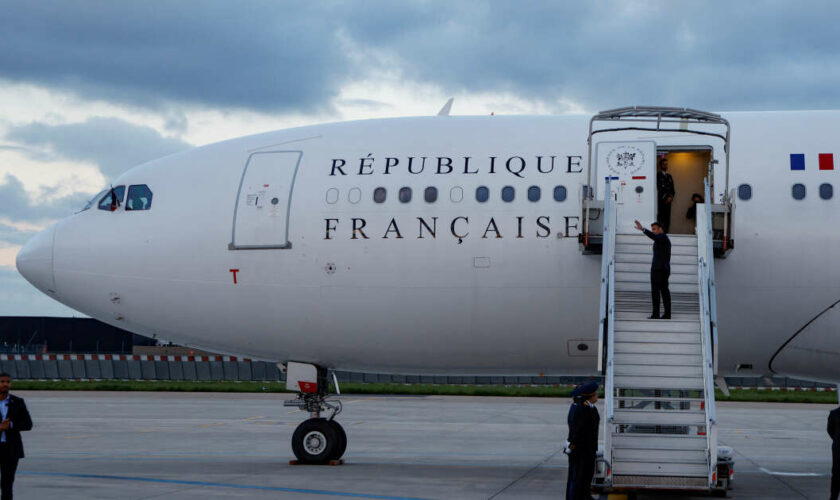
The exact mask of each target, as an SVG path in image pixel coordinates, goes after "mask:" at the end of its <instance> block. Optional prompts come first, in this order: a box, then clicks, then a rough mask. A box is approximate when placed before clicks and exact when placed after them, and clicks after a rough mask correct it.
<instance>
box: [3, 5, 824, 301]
mask: <svg viewBox="0 0 840 500" xmlns="http://www.w3.org/2000/svg"><path fill="white" fill-rule="evenodd" d="M0 13H2V14H0V315H59V316H69V315H73V314H74V312H73V311H72V310H70V309H67V308H66V307H64V306H61V305H60V304H57V303H55V302H53V301H51V300H50V299H48V298H46V297H45V296H42V295H41V294H40V293H38V292H37V291H36V290H35V289H34V288H32V287H30V286H29V285H28V284H27V283H26V282H25V281H24V280H23V278H21V277H20V276H19V275H18V274H17V272H16V270H15V268H14V257H15V255H16V253H17V251H18V249H19V248H20V246H21V245H22V244H23V243H24V242H25V241H26V240H27V239H28V238H29V237H31V236H32V235H33V234H34V233H35V232H37V231H38V230H39V229H41V228H43V227H46V226H47V225H48V224H50V223H51V222H52V221H55V220H57V219H59V218H61V217H64V216H66V215H68V214H71V213H72V212H73V211H74V210H76V209H78V208H80V207H81V206H82V205H83V204H84V201H85V200H86V199H88V198H90V197H91V196H92V195H93V194H95V193H96V192H98V191H99V190H100V189H101V188H102V187H104V185H105V184H106V183H107V182H108V180H109V179H112V178H114V177H115V176H116V175H118V174H119V173H120V172H123V171H124V170H126V169H128V168H131V167H132V166H134V165H137V164H139V163H142V162H144V161H146V160H150V159H154V158H157V157H160V156H164V155H167V154H170V153H173V152H176V151H180V150H183V149H186V148H190V147H193V146H197V145H202V144H207V143H210V142H215V141H218V140H222V139H228V138H232V137H237V136H241V135H246V134H251V133H256V132H262V131H267V130H273V129H279V128H286V127H292V126H298V125H306V124H313V123H321V122H329V121H340V120H350V119H361V118H372V117H386V116H411V115H429V114H434V113H435V112H437V110H438V109H439V108H440V107H441V106H442V105H443V103H444V102H445V101H446V99H447V98H448V97H450V96H454V97H455V105H454V107H453V114H489V113H491V112H495V113H496V114H522V113H538V114H552V113H590V112H593V111H597V110H600V109H607V108H611V107H617V106H624V105H632V104H658V105H671V106H689V107H694V108H700V109H707V110H713V111H727V110H757V109H827V108H840V50H838V49H840V36H838V35H837V27H836V20H837V19H840V3H837V2H831V1H824V2H820V1H808V2H786V1H785V2H783V1H749V2H747V1H743V2H732V1H711V2H696V1H634V2H628V1H625V0H621V1H589V2H581V1H569V2H557V1H552V2H549V1H545V2H530V1H521V0H519V1H516V2H513V1H507V2H501V1H464V0H459V1H457V2H452V1H387V2H386V1H382V2H371V1H346V2H342V1H335V2H333V1H325V2H319V1H294V2H292V1H279V0H275V1H268V2H260V1H243V2H240V1H236V2H234V1H225V2H222V1H209V0H204V1H200V2H199V1H188V0H182V1H165V2H164V1H162V2H153V3H150V2H148V1H132V0H120V1H119V2H107V1H74V2H67V1H58V0H56V1H50V0H39V1H36V2H23V1H7V0H0ZM76 314H77V313H76Z"/></svg>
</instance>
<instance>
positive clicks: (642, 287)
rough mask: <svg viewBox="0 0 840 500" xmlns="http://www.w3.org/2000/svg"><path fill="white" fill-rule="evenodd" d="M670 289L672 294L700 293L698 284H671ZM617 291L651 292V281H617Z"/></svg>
mask: <svg viewBox="0 0 840 500" xmlns="http://www.w3.org/2000/svg"><path fill="white" fill-rule="evenodd" d="M668 289H669V290H670V291H671V292H677V293H698V289H697V283H696V282H695V283H694V284H688V283H670V284H669V285H668ZM615 291H616V292H642V291H647V292H650V280H648V281H646V282H633V281H617V280H616V282H615Z"/></svg>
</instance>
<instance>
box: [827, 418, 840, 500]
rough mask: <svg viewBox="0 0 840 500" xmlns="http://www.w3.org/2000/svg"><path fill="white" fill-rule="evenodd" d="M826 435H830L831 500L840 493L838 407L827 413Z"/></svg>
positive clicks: (839, 422) (839, 420) (835, 499)
mask: <svg viewBox="0 0 840 500" xmlns="http://www.w3.org/2000/svg"><path fill="white" fill-rule="evenodd" d="M827 430H828V435H829V436H831V496H830V497H829V498H831V500H837V495H838V494H840V407H837V408H835V409H833V410H831V412H829V414H828V429H827Z"/></svg>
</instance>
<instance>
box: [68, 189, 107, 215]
mask: <svg viewBox="0 0 840 500" xmlns="http://www.w3.org/2000/svg"><path fill="white" fill-rule="evenodd" d="M108 191H110V190H109V189H103V190H102V191H100V192H98V193H96V195H95V196H94V197H93V198H91V199H89V200H88V201H87V203H85V206H83V207H82V209H81V210H79V212H84V211H85V210H89V209H90V207H92V206H94V205H96V202H97V201H99V198H101V197H102V195H104V194H105V193H107V192H108ZM79 212H76V213H79Z"/></svg>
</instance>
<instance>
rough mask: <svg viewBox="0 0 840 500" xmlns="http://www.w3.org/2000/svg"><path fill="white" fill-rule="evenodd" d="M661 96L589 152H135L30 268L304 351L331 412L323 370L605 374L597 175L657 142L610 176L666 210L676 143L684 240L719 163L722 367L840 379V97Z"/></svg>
mask: <svg viewBox="0 0 840 500" xmlns="http://www.w3.org/2000/svg"><path fill="white" fill-rule="evenodd" d="M632 109H636V108H632ZM638 109H642V108H638ZM651 109H654V110H655V109H660V108H651ZM661 109H664V108H661ZM677 111H679V110H677ZM675 113H676V114H675ZM631 114H632V113H631ZM649 116H654V115H650V114H649ZM664 116H666V117H667V116H671V117H672V118H673V120H671V121H672V123H671V126H670V128H669V127H665V126H663V124H664V123H665V122H668V120H662V113H660V118H659V119H658V121H659V122H660V123H655V124H652V123H651V122H646V123H642V125H643V126H636V127H629V128H623V129H621V130H618V129H616V130H613V131H609V130H610V127H609V126H607V127H606V128H605V129H604V130H602V131H601V132H603V133H596V134H593V135H591V136H590V137H591V146H592V148H591V151H590V148H589V145H588V144H587V142H588V141H587V134H588V133H589V132H590V127H591V124H592V123H593V122H590V117H585V116H511V117H505V116H481V117H450V116H435V117H420V118H398V119H386V120H369V121H358V122H347V123H335V124H326V125H316V126H309V127H302V128H294V129H289V130H281V131H277V132H270V133H264V134H259V135H254V136H249V137H244V138H240V139H234V140H229V141H225V142H221V143H217V144H211V145H208V146H203V147H199V148H196V149H194V150H191V151H188V152H185V153H179V154H175V155H172V156H169V157H166V158H162V159H159V160H156V161H152V162H149V163H146V164H143V165H140V166H138V167H135V168H133V169H131V170H129V171H127V172H125V173H124V174H123V175H121V176H120V177H119V178H117V179H116V180H115V181H114V182H113V187H111V188H108V189H107V190H105V191H103V192H102V193H100V194H99V195H97V196H96V197H95V198H93V199H92V200H91V202H90V203H89V204H88V205H87V206H86V207H85V208H84V209H83V210H82V211H80V212H78V213H76V214H74V215H72V216H70V217H67V218H66V219H63V220H61V221H59V222H57V223H56V224H54V225H52V226H50V227H49V228H47V229H45V230H44V231H42V232H41V233H39V234H38V235H36V236H35V237H34V238H33V239H32V240H31V241H30V242H28V243H27V245H26V246H25V247H24V248H23V249H22V250H21V251H20V253H19V255H18V257H17V267H18V269H19V271H20V273H21V274H22V275H23V276H24V277H25V278H26V279H27V280H28V281H29V282H30V283H32V284H33V285H34V286H36V287H37V288H38V289H39V290H41V291H42V292H44V293H45V294H47V295H49V296H50V297H52V298H54V299H55V300H57V301H59V302H61V303H63V304H66V305H67V306H69V307H71V308H74V309H76V310H78V311H80V312H82V313H84V314H87V315H89V316H91V317H94V318H97V319H99V320H101V321H103V322H105V323H108V324H111V325H114V326H118V327H120V328H124V329H126V330H129V331H132V332H135V333H138V334H142V335H146V336H150V337H158V338H165V339H169V340H172V341H175V342H178V343H180V344H183V345H188V346H194V347H196V348H201V349H206V350H210V351H215V352H224V353H229V354H236V355H241V356H248V357H252V358H259V359H269V360H275V361H279V362H282V363H287V366H288V367H289V370H290V371H289V377H290V380H291V381H292V382H302V383H301V384H300V385H299V386H298V387H299V388H300V389H299V390H301V392H302V395H301V399H300V402H299V405H300V406H302V407H304V409H307V410H309V411H310V412H311V413H312V415H313V416H318V415H319V412H320V411H321V410H324V409H326V408H328V407H329V403H328V402H325V397H326V394H325V391H326V390H325V386H326V384H325V380H326V373H327V371H326V370H327V369H340V370H354V371H376V372H392V373H436V374H443V373H445V374H518V375H539V374H546V375H548V374H577V375H589V374H592V375H594V374H597V373H598V370H599V363H598V360H599V358H600V357H601V356H600V354H601V353H602V351H601V349H602V345H601V344H600V343H599V339H600V337H601V335H600V333H599V332H600V331H601V328H600V326H599V323H598V317H599V310H600V307H601V306H600V304H601V302H600V299H599V293H600V290H601V284H600V282H599V281H600V276H601V264H602V257H601V256H600V255H597V253H598V252H597V249H598V245H599V241H600V240H599V237H600V236H599V235H597V234H596V233H597V228H596V227H595V226H596V225H597V224H596V223H595V222H591V223H590V222H587V220H588V221H597V219H598V217H599V215H598V213H599V212H600V210H597V209H596V205H597V200H598V199H602V200H603V196H604V195H603V191H604V185H605V182H598V179H600V178H603V177H610V176H613V175H614V170H613V167H612V166H608V165H607V162H608V161H609V155H613V156H616V155H622V154H630V155H631V156H625V157H624V158H625V159H628V158H633V159H635V160H636V161H637V163H638V160H639V159H640V158H641V157H642V156H644V157H645V158H646V160H645V162H644V165H643V167H640V168H641V169H640V170H638V171H635V172H629V173H633V174H634V175H632V176H631V177H628V178H627V179H625V178H624V177H621V179H619V180H620V182H621V183H622V185H621V186H614V189H615V190H616V191H615V197H616V201H617V202H618V203H619V218H620V220H619V231H618V232H619V233H621V232H626V231H625V230H626V229H627V228H628V227H630V225H631V224H632V221H633V220H634V219H641V220H642V221H643V222H645V224H648V223H650V222H652V221H653V220H654V219H655V218H656V213H655V212H656V209H655V199H656V198H655V188H656V183H655V178H656V175H657V174H656V161H655V159H656V158H663V157H664V158H667V159H668V160H669V162H670V165H671V167H670V172H671V173H672V175H673V177H674V181H675V184H676V196H675V197H674V202H673V208H672V211H671V213H672V215H671V220H672V222H671V228H670V233H671V234H672V235H674V238H678V237H679V236H678V235H680V234H693V233H694V221H693V220H690V219H687V218H686V211H687V209H688V208H689V206H690V204H691V195H692V194H693V193H701V194H702V193H703V181H704V179H708V180H710V181H711V184H712V186H711V196H712V199H711V200H709V201H710V202H712V203H711V204H712V205H715V206H717V207H718V208H719V212H720V211H721V210H722V211H723V212H725V216H724V217H725V221H724V225H725V227H724V226H720V224H718V226H716V233H715V238H714V239H715V244H716V245H717V247H716V248H717V252H716V253H717V254H718V257H725V258H718V259H715V266H716V271H715V276H716V290H717V319H718V321H717V325H719V327H718V331H719V346H718V347H719V355H718V358H717V363H718V366H719V368H718V374H719V375H735V374H737V375H739V376H762V375H768V374H779V375H787V376H794V377H800V378H806V379H813V380H823V381H832V382H834V381H837V380H840V335H838V331H837V330H838V325H840V308H834V306H835V305H837V303H838V302H840V264H838V262H840V259H838V256H837V255H836V254H838V252H840V232H838V231H837V229H836V228H835V227H834V226H833V221H836V220H837V214H838V203H840V197H837V198H835V197H834V196H833V186H834V185H835V184H838V182H835V181H836V180H837V179H835V178H834V176H835V175H840V172H838V171H839V170H840V165H838V159H840V158H837V157H840V142H838V140H837V138H836V135H835V133H836V132H835V130H836V127H837V125H836V124H837V123H838V122H840V112H836V111H810V112H739V113H725V114H724V115H723V117H722V118H721V119H720V120H719V121H717V122H715V123H704V122H703V120H702V119H699V122H698V121H697V120H693V119H690V118H688V117H694V118H697V117H700V118H702V116H703V114H702V113H697V114H691V113H689V114H688V115H680V114H679V113H678V112H674V113H671V114H669V113H667V112H666V113H665V115H664ZM707 116H716V115H708V114H707ZM601 117H602V118H607V119H608V117H609V113H607V114H602V115H601ZM675 117H676V118H675ZM680 117H682V118H680ZM637 118H638V117H637ZM655 121H656V120H655ZM727 121H728V124H729V125H731V137H730V136H729V133H728V132H725V133H724V132H721V130H722V129H721V128H720V127H719V125H720V124H721V123H725V122H727ZM598 123H600V122H598ZM622 123H623V122H622ZM596 125H597V123H596ZM657 127H658V128H659V130H655V129H656V128H657ZM714 127H718V128H717V129H716V130H718V132H713V131H712V129H713V128H714ZM596 129H597V126H596ZM652 129H653V130H652ZM692 129H693V130H695V133H689V131H690V130H692ZM697 132H699V133H697ZM716 134H717V135H716ZM727 140H728V141H729V142H730V149H731V151H729V153H730V154H729V157H728V158H727V154H726V151H724V144H725V143H726V142H727ZM616 148H619V149H616ZM620 148H624V149H620ZM627 148H630V149H627ZM633 148H635V149H633ZM631 150H632V151H633V152H632V153H631V152H630V151H631ZM632 155H638V156H636V157H633V156H632ZM590 158H592V159H593V160H592V163H593V165H592V169H590V168H589V167H590V160H589V159H590ZM724 158H727V159H728V162H726V161H723V160H724ZM599 162H600V163H599ZM727 163H728V164H727ZM634 168H635V167H634ZM610 172H613V173H610ZM605 173H606V175H604V174H605ZM588 178H589V180H587V179H588ZM615 179H618V177H614V180H615ZM625 181H626V182H625ZM634 183H635V184H634ZM613 184H615V185H617V184H618V182H615V183H613ZM586 185H591V186H593V188H594V189H589V190H587V189H586V188H585V186H586ZM633 186H639V189H642V191H641V192H637V191H634V190H631V189H630V187H633ZM587 193H589V194H591V195H592V196H590V197H587V196H585V195H586V194H587ZM838 195H840V193H838ZM622 204H623V206H625V207H626V210H624V212H623V215H622V211H621V210H622V208H621V207H622ZM701 206H702V205H701ZM720 207H723V208H720ZM587 212H588V213H589V215H588V216H587V215H586V214H587ZM723 212H721V213H723ZM585 219H586V220H585ZM602 222H603V221H602ZM590 225H592V226H593V227H590ZM721 230H723V233H721ZM590 233H591V234H590ZM590 239H591V240H590ZM593 252H594V254H593ZM647 258H648V257H645V259H647ZM645 266H646V265H645V264H644V261H642V265H641V267H642V268H643V269H640V272H647V269H646V267H645ZM695 286H696V285H695ZM674 287H677V288H676V289H675V288H674ZM674 290H677V291H678V284H672V291H674ZM648 307H649V306H648ZM600 340H603V339H600ZM293 371H294V373H292V372H293ZM307 381H308V382H311V384H310V383H307ZM312 390H314V391H315V395H312V393H308V392H307V391H312ZM325 404H326V406H325ZM330 420H331V419H330ZM309 422H311V421H309ZM305 424H307V422H304V424H302V425H305ZM309 425H310V426H311V425H313V424H309ZM316 427H317V426H316ZM316 427H313V428H312V429H316ZM307 429H308V430H312V429H309V428H307ZM307 429H304V430H307ZM317 429H323V427H317ZM317 429H316V430H317ZM325 433H326V431H323V432H322V434H325ZM336 433H339V434H340V433H341V431H336ZM296 436H298V437H296V438H295V439H299V438H300V436H301V435H299V434H298V433H296ZM310 437H311V436H310ZM300 439H302V438H300ZM345 444H346V440H345ZM301 446H302V445H301V443H300V442H297V443H296V442H294V441H293V447H296V454H297V452H298V451H299V450H300V447H301ZM319 449H321V450H322V448H317V447H316V449H315V451H317V450H319ZM330 453H331V454H332V455H336V454H337V455H338V456H340V453H337V452H335V451H331V452H330ZM314 455H317V453H312V454H310V455H306V454H305V453H304V454H303V457H304V458H305V457H307V456H308V457H309V458H312V457H313V456H314ZM298 456H299V457H300V456H301V455H300V454H298Z"/></svg>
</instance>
